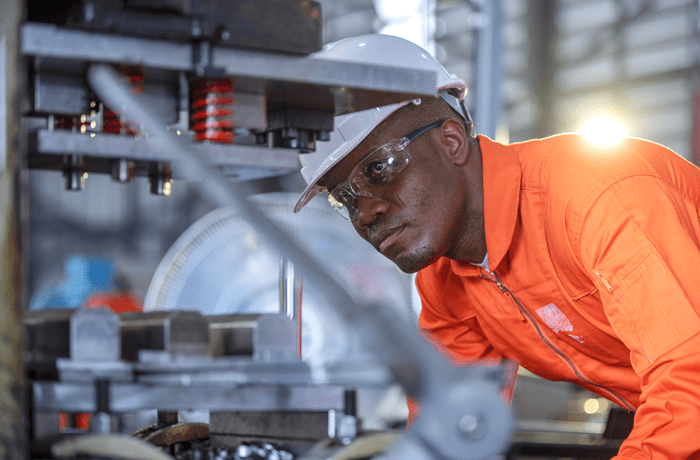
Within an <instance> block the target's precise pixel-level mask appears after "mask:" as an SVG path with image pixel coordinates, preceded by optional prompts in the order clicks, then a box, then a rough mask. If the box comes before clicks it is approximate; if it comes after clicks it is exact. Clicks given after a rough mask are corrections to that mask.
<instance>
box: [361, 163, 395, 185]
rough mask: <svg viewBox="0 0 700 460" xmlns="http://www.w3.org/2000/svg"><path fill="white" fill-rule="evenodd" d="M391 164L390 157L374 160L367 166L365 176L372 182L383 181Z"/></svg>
mask: <svg viewBox="0 0 700 460" xmlns="http://www.w3.org/2000/svg"><path fill="white" fill-rule="evenodd" d="M390 165H391V161H390V159H388V158H386V159H383V160H377V161H373V162H372V163H370V164H368V165H367V166H366V167H365V177H366V178H367V179H368V180H369V181H370V182H373V183H374V182H382V181H384V180H386V174H387V173H388V172H389V171H388V169H389V166H390Z"/></svg>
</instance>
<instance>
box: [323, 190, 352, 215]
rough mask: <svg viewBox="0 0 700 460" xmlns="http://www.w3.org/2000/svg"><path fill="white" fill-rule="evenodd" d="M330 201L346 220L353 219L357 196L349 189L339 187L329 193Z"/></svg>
mask: <svg viewBox="0 0 700 460" xmlns="http://www.w3.org/2000/svg"><path fill="white" fill-rule="evenodd" d="M328 202H329V203H330V204H331V206H333V209H335V210H336V211H337V212H338V214H340V215H341V216H343V218H344V219H345V220H352V219H351V216H352V215H353V214H354V209H355V204H354V203H355V198H354V197H353V196H352V194H350V193H349V192H348V191H347V190H343V189H340V188H339V187H337V188H336V189H335V190H333V191H332V192H331V193H329V194H328Z"/></svg>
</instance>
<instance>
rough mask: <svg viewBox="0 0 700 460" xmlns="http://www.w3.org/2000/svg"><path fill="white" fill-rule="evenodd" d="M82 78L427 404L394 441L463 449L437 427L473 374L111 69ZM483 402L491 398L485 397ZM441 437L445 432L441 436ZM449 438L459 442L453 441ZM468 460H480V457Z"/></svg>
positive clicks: (432, 453)
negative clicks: (328, 268) (291, 268)
mask: <svg viewBox="0 0 700 460" xmlns="http://www.w3.org/2000/svg"><path fill="white" fill-rule="evenodd" d="M88 82H89V83H90V86H91V87H92V89H93V90H94V91H95V93H96V94H97V95H98V96H99V97H100V98H101V99H102V101H103V102H105V103H106V104H107V105H108V106H109V107H110V108H111V109H112V110H117V111H119V113H121V114H123V115H124V116H125V117H126V118H128V119H129V120H131V121H132V122H135V123H137V124H139V125H140V126H141V128H142V131H143V132H145V133H147V135H146V137H147V138H148V142H151V143H154V144H157V145H158V148H159V149H160V150H161V151H167V152H169V153H170V155H171V158H172V159H173V160H174V161H175V162H177V163H178V165H179V166H180V167H181V168H186V169H187V170H188V171H190V172H191V174H192V177H196V178H198V180H197V181H196V182H195V185H196V187H197V188H198V189H199V192H200V193H201V194H202V196H203V197H204V198H205V199H207V200H209V201H210V202H211V203H212V204H214V205H216V206H234V207H236V208H237V209H239V210H240V212H241V214H242V215H243V216H244V217H245V218H246V219H247V220H248V221H249V222H250V224H251V225H252V226H254V227H255V228H256V230H257V231H258V232H260V233H261V234H262V235H263V236H264V237H265V238H266V239H267V240H268V241H269V242H271V243H272V244H274V245H275V246H276V247H277V249H279V250H280V252H281V253H282V254H283V256H284V257H287V258H288V259H290V260H292V261H294V264H295V267H296V268H297V269H298V270H299V272H300V273H303V274H304V278H305V279H306V280H307V282H308V283H309V284H313V285H314V286H315V287H316V288H317V289H318V292H319V294H320V295H321V296H322V297H323V299H324V300H325V302H326V304H327V305H328V306H329V308H332V309H334V310H335V311H336V312H337V314H338V315H340V316H341V317H342V318H343V319H344V320H345V321H346V323H347V324H349V325H350V327H353V328H355V329H356V330H357V331H361V334H359V335H360V336H361V337H362V339H363V341H365V343H366V344H367V345H368V346H369V347H370V349H372V350H373V352H374V353H376V355H377V356H378V358H379V359H380V360H381V361H382V362H383V363H384V364H385V365H386V366H387V368H388V369H389V370H390V371H391V372H392V374H393V376H394V378H395V379H396V381H397V382H398V383H399V384H401V385H402V386H403V388H404V390H405V391H406V393H407V394H408V395H409V396H411V397H413V398H416V399H418V400H421V401H425V402H426V404H427V403H431V404H432V405H433V408H432V409H429V410H428V409H427V408H426V410H424V412H423V415H422V416H421V420H420V423H418V424H416V427H415V428H414V429H412V430H411V431H409V435H408V436H406V437H405V438H406V439H405V442H404V443H403V444H402V445H403V446H404V448H405V446H406V445H410V446H412V447H415V448H416V449H418V450H423V451H425V452H427V453H426V454H425V455H426V457H425V458H446V459H453V458H454V459H457V458H463V454H464V453H465V452H467V451H465V450H463V447H464V446H460V445H457V446H454V445H453V446H451V447H452V448H451V449H450V448H447V449H445V446H444V444H445V443H443V442H441V439H440V438H441V437H442V435H443V434H444V431H443V430H441V429H440V428H441V427H442V425H443V424H446V423H451V422H450V420H451V419H454V417H453V416H450V417H445V415H446V413H447V412H454V411H455V409H454V408H453V407H452V406H454V405H455V402H456V401H454V399H452V398H449V397H448V396H449V395H452V397H453V398H454V397H456V398H457V399H459V395H461V394H463V392H461V391H457V392H454V391H452V392H450V391H446V390H450V389H451V388H457V389H458V390H459V388H460V387H459V385H458V382H461V383H462V386H463V384H464V382H468V381H469V380H474V376H473V375H470V374H469V373H465V372H464V371H465V370H464V369H463V368H462V369H458V368H455V367H452V366H451V365H450V364H449V363H448V362H447V360H446V359H445V357H444V356H442V355H440V354H439V353H438V352H437V351H436V350H434V349H433V348H432V347H431V346H430V345H429V344H428V343H427V342H426V341H424V340H422V339H421V338H420V337H419V336H418V334H416V332H415V330H412V329H411V328H409V326H408V324H406V323H404V322H403V321H402V320H400V319H397V318H396V315H395V313H393V312H392V311H390V309H389V308H387V306H385V305H376V304H371V305H368V304H361V303H359V302H357V301H356V300H355V298H354V297H353V295H352V294H351V293H350V292H349V291H348V290H347V289H346V288H345V287H344V286H343V285H341V284H340V283H339V282H338V281H337V280H336V278H334V277H333V276H331V274H329V273H326V272H325V271H324V270H323V269H322V268H321V265H320V264H319V263H318V262H317V261H315V260H314V258H313V257H312V256H311V255H309V254H307V253H306V252H305V251H304V250H303V249H301V248H300V247H299V246H298V245H297V244H296V243H295V242H294V241H293V240H292V239H291V238H290V237H289V235H287V233H285V232H284V231H283V230H281V229H280V228H278V227H277V226H276V225H275V224H274V223H273V222H272V221H271V220H270V219H269V218H268V217H267V216H266V215H265V214H264V213H263V212H262V211H261V210H260V209H258V208H257V207H256V206H255V205H254V204H253V203H251V202H250V201H248V200H247V199H246V198H245V193H244V190H243V189H242V187H241V186H239V185H237V184H235V183H231V182H229V181H228V180H226V178H225V177H224V176H223V175H222V174H221V173H220V172H219V171H217V170H216V169H215V168H213V167H212V166H211V165H209V164H208V163H207V162H206V160H204V159H202V158H200V157H199V156H197V155H196V154H194V152H190V151H188V149H187V148H186V147H185V146H184V145H183V144H182V142H181V140H180V139H179V138H178V137H177V136H176V135H174V134H173V133H171V132H169V131H168V130H167V129H165V127H164V126H163V125H162V124H161V123H160V122H159V121H158V119H157V118H156V117H155V116H154V114H152V113H151V111H150V110H149V109H148V108H146V107H145V106H144V105H143V104H142V103H140V102H139V100H138V99H137V97H138V96H137V95H135V94H132V93H129V91H128V90H127V88H125V87H124V85H123V84H122V83H121V81H120V77H119V75H118V74H117V73H116V72H115V71H114V69H112V68H111V67H110V66H108V65H105V64H94V65H92V66H91V68H90V69H89V71H88ZM496 394H497V391H496ZM485 401H491V400H489V398H486V399H485ZM494 410H498V408H497V407H496V408H494ZM441 412H442V413H441ZM448 415H455V414H448ZM455 416H456V415H455ZM506 418H507V417H506ZM501 419H502V418H499V420H501ZM503 420H505V419H503ZM504 423H505V422H504ZM453 424H454V425H455V426H453V427H452V428H450V430H452V431H453V430H456V429H457V428H456V423H453ZM506 431H508V428H506ZM448 438H451V437H450V436H448ZM455 439H456V443H457V444H459V443H460V441H459V438H455ZM499 439H500V438H499ZM506 439H507V436H506ZM503 442H504V441H503ZM448 444H449V443H448ZM452 444H455V442H453V443H452ZM490 444H491V445H490V446H489V449H492V448H493V444H494V443H493V442H491V443H490ZM419 446H422V447H419ZM498 447H500V445H497V446H496V449H497V448H498ZM455 448H456V449H455ZM451 452H452V453H451ZM454 452H457V454H454ZM494 452H495V451H494ZM400 455H401V454H400V453H395V454H391V457H387V458H402V457H400ZM455 455H456V456H455ZM412 458H417V457H412ZM472 458H480V455H475V456H472Z"/></svg>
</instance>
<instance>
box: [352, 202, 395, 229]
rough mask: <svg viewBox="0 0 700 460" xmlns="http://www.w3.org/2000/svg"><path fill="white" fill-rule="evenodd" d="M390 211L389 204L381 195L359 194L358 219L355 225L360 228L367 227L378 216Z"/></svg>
mask: <svg viewBox="0 0 700 460" xmlns="http://www.w3.org/2000/svg"><path fill="white" fill-rule="evenodd" d="M388 211H389V204H388V203H387V201H386V200H384V199H382V197H379V196H373V197H368V196H361V195H360V196H358V197H357V220H356V221H355V225H356V226H357V227H358V228H361V229H366V228H367V227H369V226H370V225H372V223H374V221H375V220H376V219H377V216H379V215H381V214H386V213H387V212H388Z"/></svg>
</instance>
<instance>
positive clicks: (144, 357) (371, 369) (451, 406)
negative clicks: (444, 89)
mask: <svg viewBox="0 0 700 460" xmlns="http://www.w3.org/2000/svg"><path fill="white" fill-rule="evenodd" d="M20 4H21V3H20V2H14V3H13V5H15V6H17V5H20ZM25 6H26V18H23V19H22V20H21V21H20V23H19V24H17V25H16V26H17V33H18V37H19V47H18V52H19V55H20V56H21V59H22V60H21V63H22V66H21V67H20V68H19V70H18V71H17V73H16V74H14V75H12V74H10V75H6V78H17V77H18V76H19V75H25V74H26V75H27V76H28V80H27V87H26V90H27V91H26V93H27V96H28V97H27V98H26V100H27V101H28V102H29V105H28V106H24V107H21V109H20V111H21V117H22V118H21V129H20V133H19V138H20V139H21V145H22V149H23V150H22V157H21V161H22V166H23V167H27V168H35V169H48V170H55V171H57V173H60V174H62V175H63V176H64V177H65V187H66V188H67V189H69V190H81V189H82V188H83V187H85V178H86V176H87V174H110V175H111V176H112V178H113V179H114V180H117V181H124V182H126V181H130V180H132V179H133V178H134V177H146V178H147V180H148V181H149V182H150V190H151V192H152V193H154V194H158V195H168V194H169V193H170V191H171V188H172V187H173V184H172V179H173V178H178V179H182V180H187V181H192V182H193V183H194V184H196V185H197V187H198V190H199V192H200V195H201V197H202V199H204V200H208V201H209V202H210V203H211V204H212V205H214V206H216V207H219V208H221V210H217V211H216V213H217V214H216V215H215V216H214V217H210V218H209V221H208V222H209V224H211V225H209V224H207V225H205V228H207V229H208V228H209V227H211V228H216V225H228V224H225V222H228V223H229V224H230V223H231V222H234V223H235V224H236V225H239V226H241V225H242V226H245V228H246V231H247V233H245V232H244V233H245V234H241V235H239V237H240V238H241V239H240V240H237V241H240V242H242V243H244V244H249V245H255V244H258V241H265V244H266V245H267V246H268V247H269V248H274V252H273V255H272V256H271V257H272V260H273V264H274V265H275V267H276V268H275V270H274V273H275V276H274V277H273V279H276V281H277V282H278V283H279V284H280V291H279V292H280V296H279V306H280V308H279V309H277V311H274V310H275V308H274V307H273V308H272V311H270V310H269V309H268V310H267V311H263V312H260V311H240V310H239V311H231V308H230V305H231V302H228V303H227V302H223V303H222V304H221V305H223V307H222V308H221V309H217V305H213V304H211V303H209V304H208V305H209V306H210V307H211V308H209V309H207V308H206V306H207V303H206V301H205V302H204V304H205V306H204V307H199V306H196V305H197V302H198V301H200V300H202V298H203V296H202V295H197V293H196V292H195V293H194V295H193V293H192V291H190V292H189V297H188V295H187V294H188V292H187V291H186V289H185V291H183V289H182V287H183V285H182V284H181V285H179V286H180V288H179V289H180V290H179V291H177V289H175V287H177V286H178V285H177V282H178V280H177V276H178V275H179V274H182V272H183V271H184V270H183V268H185V267H186V265H185V263H184V262H183V259H182V257H184V256H183V255H182V254H183V252H182V250H183V249H184V248H185V247H188V248H190V249H192V251H193V252H192V251H191V252H190V253H187V254H186V256H187V257H190V259H189V260H190V261H191V260H193V259H192V257H194V258H195V259H196V257H197V255H196V254H197V252H196V249H197V246H196V245H195V246H192V245H185V244H184V243H183V244H182V245H181V246H180V247H179V249H177V250H175V253H173V254H171V255H170V258H168V256H166V261H164V265H163V269H162V270H160V272H159V273H157V276H156V277H154V282H153V284H152V287H153V289H152V291H151V292H149V297H148V298H147V302H146V303H147V310H148V311H145V312H142V313H128V314H115V313H113V312H110V311H108V310H106V309H100V308H95V309H87V308H80V309H66V310H42V311H36V312H30V313H28V314H26V315H25V318H24V325H25V330H26V353H25V361H26V364H25V370H26V376H27V382H26V385H27V390H28V394H29V397H28V403H27V411H28V415H29V417H28V420H29V425H30V426H29V436H28V438H29V446H30V447H31V456H32V457H33V458H63V457H88V458H134V459H135V458H154V459H155V458H182V459H202V458H207V459H209V458H212V459H214V458H217V459H243V458H251V459H254V458H255V459H308V460H313V459H326V458H338V459H340V458H348V459H349V458H356V459H361V458H362V459H364V458H384V459H398V458H402V459H405V458H411V459H418V460H420V459H462V458H473V459H479V458H491V457H493V456H494V455H495V454H496V452H498V451H499V450H500V449H501V448H502V447H503V446H504V445H505V443H506V442H507V440H508V438H509V435H510V427H511V421H510V417H509V415H508V412H507V410H506V408H505V405H504V404H503V402H502V401H501V398H500V389H501V387H502V386H503V385H504V384H505V381H504V376H505V375H506V370H507V369H506V368H507V366H474V367H463V368H457V367H453V366H452V365H450V364H449V363H448V361H447V360H446V359H445V358H444V357H443V356H441V355H440V354H439V353H437V352H436V351H435V350H433V349H432V348H431V346H430V345H428V344H427V343H425V342H423V341H422V340H420V339H419V338H418V336H417V334H415V331H413V330H412V328H411V325H410V321H408V320H407V318H406V315H403V314H401V310H400V309H398V310H397V308H396V307H395V306H392V305H391V301H389V300H387V298H386V297H382V296H367V295H365V294H366V291H365V292H363V291H359V290H358V289H357V288H356V287H355V286H353V285H352V283H351V282H348V276H347V273H344V274H342V273H333V271H334V270H338V267H337V266H333V265H332V264H331V265H329V264H326V265H324V264H322V263H320V261H319V260H318V254H313V253H312V251H310V250H309V248H308V247H306V246H305V245H304V244H303V242H300V241H299V238H298V237H296V238H295V236H294V234H293V233H294V232H293V231H292V230H290V229H289V228H286V229H285V225H284V223H282V224H281V225H280V219H279V218H275V216H274V215H271V214H274V212H272V213H271V212H270V211H269V210H267V211H266V210H265V209H264V208H265V206H266V203H265V200H268V203H267V204H268V205H269V204H270V203H269V200H270V199H273V200H274V199H275V198H269V197H268V198H266V199H258V200H257V201H256V200H248V199H246V198H245V197H244V193H242V192H241V190H240V187H238V186H237V182H241V181H245V180H249V179H253V178H261V177H271V176H276V175H280V174H283V173H286V172H290V171H294V170H296V169H297V168H298V160H297V158H298V155H305V154H310V153H309V152H313V150H314V149H315V145H316V143H318V142H324V141H325V140H328V136H329V134H328V133H329V132H330V131H331V130H332V127H333V116H334V115H336V114H342V113H346V112H349V111H355V110H362V109H366V108H370V107H374V106H377V105H384V104H389V103H394V102H399V101H403V100H407V99H410V98H415V97H417V96H421V95H429V94H432V92H433V89H434V88H435V84H434V82H435V75H432V74H431V73H430V72H426V71H422V70H418V69H410V68H394V67H388V66H366V65H359V64H351V63H347V62H341V61H329V60H324V59H320V58H318V57H316V56H314V54H313V52H314V51H317V50H318V49H320V47H321V44H322V43H321V40H322V36H321V20H322V11H321V5H320V4H319V3H318V2H315V1H311V0H268V1H262V0H227V1H219V2H199V1H196V0H123V1H112V0H74V1H59V2H55V3H54V5H53V6H51V7H48V8H47V7H46V6H44V4H43V3H41V4H40V2H33V1H28V2H27V3H26V5H25ZM278 199H280V198H279V197H278ZM290 208H291V206H290ZM301 218H302V219H303V216H301ZM217 219H218V220H217ZM227 219H228V220H227ZM282 220H283V219H282ZM222 222H224V224H222ZM275 224H277V225H275ZM246 235H247V236H246ZM251 235H252V236H251ZM190 236H192V235H190ZM194 236H199V235H198V234H195V235H194ZM193 241H194V242H197V241H199V242H200V243H201V240H198V239H197V238H192V239H191V241H190V243H192V242H193ZM192 254H195V255H194V256H193V255H192ZM205 256H206V254H205ZM205 256H202V257H205ZM223 256H224V260H225V256H226V253H224V254H223ZM201 260H203V259H201ZM201 260H200V261H201ZM232 260H235V259H232ZM362 263H367V264H370V263H372V262H371V261H369V260H365V261H364V262H362V261H361V262H357V261H355V264H356V265H355V266H356V267H360V266H362ZM192 265H193V266H197V265H198V264H197V263H193V264H192ZM233 269H235V268H233ZM209 276H211V275H209ZM371 276H374V275H373V274H371ZM302 277H303V285H304V289H307V288H308V290H309V291H308V292H310V293H312V294H311V295H310V296H309V297H310V298H313V302H310V304H311V303H314V304H316V306H315V307H312V308H311V309H310V310H309V311H310V312H312V313H310V314H309V317H310V318H311V317H313V315H316V317H317V318H319V319H318V320H317V321H318V322H319V323H320V324H322V325H324V326H328V325H329V322H330V321H331V320H330V319H329V318H333V319H332V321H333V322H334V324H337V326H335V327H334V328H335V329H337V331H336V332H335V337H331V338H333V339H335V340H336V342H335V345H333V346H321V347H318V348H319V350H318V352H316V353H311V354H310V355H309V356H308V357H304V358H305V359H302V349H303V346H302V344H303V340H302V337H303V334H302V329H303V321H302V319H303V317H304V316H303V315H304V313H303V312H304V311H305V310H304V307H303V305H304V302H303V301H302V296H301V292H302V287H301V278H302ZM386 279H387V280H388V278H386ZM356 280H357V279H356ZM359 280H360V281H362V277H361V276H360V278H359ZM187 282H189V283H191V284H190V285H189V286H190V288H189V289H193V288H192V286H198V285H202V284H203V283H199V284H198V283H197V281H196V278H195V280H194V281H192V280H189V281H187V280H186V281H185V284H184V286H187ZM386 282H387V283H390V282H389V281H386ZM192 283H193V284H192ZM388 285H389V284H386V285H383V286H388ZM219 288H221V286H219ZM183 292H184V294H183ZM224 297H225V296H224ZM217 298H218V299H220V298H221V295H219V296H218V297H217V296H216V295H214V296H213V297H212V299H217ZM396 300H397V299H396V298H394V301H396ZM210 302H213V300H212V301H210ZM276 302H277V299H275V301H273V303H276ZM399 302H400V301H399ZM403 303H404V304H405V303H408V300H406V301H404V302H403ZM324 315H325V316H324ZM332 334H333V332H332V331H330V332H329V335H332ZM343 337H352V338H351V339H347V340H345V339H343ZM338 341H340V342H342V343H343V345H342V346H341V345H339V342H338ZM331 342H332V340H329V342H328V343H331ZM346 342H347V343H351V342H352V343H353V344H354V343H355V342H359V343H358V344H357V345H352V346H347V347H346V345H345V344H346ZM324 344H325V343H324ZM333 347H335V348H333ZM324 349H325V354H324ZM392 384H399V385H401V386H402V387H403V388H404V391H405V392H406V393H407V394H408V395H410V396H411V397H413V398H415V399H417V400H418V401H419V402H420V403H421V407H422V409H421V415H420V417H419V419H418V420H417V421H416V423H415V424H414V425H413V426H412V427H411V429H410V430H408V431H407V432H405V433H404V431H403V430H400V431H398V432H391V431H384V432H369V431H366V430H363V429H362V424H361V420H359V418H358V417H357V415H358V414H357V397H358V394H361V391H362V389H363V388H384V387H388V386H390V385H392ZM148 410H150V411H156V412H157V419H156V420H155V424H153V425H151V426H148V427H141V428H140V429H139V430H138V431H137V432H136V433H134V434H133V435H127V434H123V433H120V431H121V428H120V426H119V425H120V423H121V424H122V425H123V424H124V420H125V418H124V417H125V416H126V415H127V414H135V413H141V412H143V411H148ZM183 410H202V411H206V412H207V413H208V415H209V420H208V423H202V422H180V421H179V418H178V415H177V414H178V412H179V411H183ZM66 413H67V414H76V413H85V414H91V415H90V430H89V431H88V432H83V433H80V434H76V433H72V432H70V430H63V431H59V430H58V429H57V427H58V426H59V425H58V423H59V420H60V417H61V416H62V415H61V414H66Z"/></svg>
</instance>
